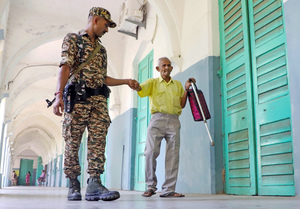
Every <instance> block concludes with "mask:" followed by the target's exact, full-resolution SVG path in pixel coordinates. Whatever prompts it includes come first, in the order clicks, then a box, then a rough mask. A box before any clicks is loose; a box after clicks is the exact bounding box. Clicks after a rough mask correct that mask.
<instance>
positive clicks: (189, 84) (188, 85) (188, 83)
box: [185, 78, 196, 89]
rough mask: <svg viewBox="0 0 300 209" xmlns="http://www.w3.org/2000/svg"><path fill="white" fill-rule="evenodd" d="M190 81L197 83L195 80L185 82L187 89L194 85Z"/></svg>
mask: <svg viewBox="0 0 300 209" xmlns="http://www.w3.org/2000/svg"><path fill="white" fill-rule="evenodd" d="M190 80H192V81H193V83H196V80H195V78H189V79H188V80H187V81H186V82H185V89H189V88H190V86H191V85H192V83H191V82H190Z"/></svg>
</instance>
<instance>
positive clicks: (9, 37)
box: [0, 0, 300, 208]
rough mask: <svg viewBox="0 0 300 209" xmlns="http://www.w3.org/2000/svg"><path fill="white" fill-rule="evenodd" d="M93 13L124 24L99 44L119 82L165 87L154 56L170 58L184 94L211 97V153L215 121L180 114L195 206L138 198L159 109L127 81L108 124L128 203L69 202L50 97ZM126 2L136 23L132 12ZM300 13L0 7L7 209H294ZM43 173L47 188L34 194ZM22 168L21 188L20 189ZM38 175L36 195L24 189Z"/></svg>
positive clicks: (266, 4)
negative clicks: (73, 39)
mask: <svg viewBox="0 0 300 209" xmlns="http://www.w3.org/2000/svg"><path fill="white" fill-rule="evenodd" d="M94 6H95V7H104V8H106V9H108V10H109V11H110V13H111V17H112V20H114V21H115V22H116V23H117V27H116V28H109V31H108V33H106V34H105V35H103V37H102V38H101V44H102V45H103V46H104V47H105V49H106V51H107V75H108V76H111V77H113V78H118V79H128V78H131V79H135V80H137V81H140V80H143V79H144V80H145V79H148V78H158V77H159V76H160V72H158V71H157V70H156V65H157V60H158V59H159V58H160V57H168V58H169V59H170V61H171V65H172V66H173V71H172V73H171V77H172V79H175V80H178V81H179V82H180V83H181V84H182V85H183V86H184V84H185V82H186V80H187V79H188V78H190V77H193V78H195V79H196V81H197V82H196V84H197V87H198V88H199V89H201V91H202V92H203V94H204V96H205V99H206V103H207V106H208V109H209V111H210V114H211V118H210V119H209V120H208V121H207V125H208V128H209V130H210V132H211V135H212V138H213V140H214V142H215V146H214V147H212V146H211V143H210V141H209V137H208V134H207V132H206V127H205V126H204V123H203V122H195V121H194V119H193V116H192V114H191V108H190V106H189V102H187V105H186V107H185V108H184V109H182V113H181V115H180V117H179V121H180V123H181V131H180V138H181V139H180V140H181V141H180V160H179V171H178V179H177V185H176V192H178V193H183V194H185V195H186V198H183V199H180V200H177V199H174V200H170V199H163V198H160V197H159V195H156V196H153V197H151V198H149V199H145V198H143V197H141V192H142V191H145V190H146V183H145V175H144V174H145V173H144V171H145V163H144V162H145V160H144V158H145V157H144V150H145V144H146V143H145V140H144V138H145V136H146V132H147V127H148V124H149V121H150V118H151V113H150V109H149V105H150V102H149V101H148V100H143V101H141V100H140V97H139V96H138V94H137V92H136V91H133V90H131V89H130V88H129V87H128V86H127V85H121V86H112V87H111V94H110V97H109V100H108V102H107V106H108V111H109V116H110V119H111V124H110V127H109V129H108V134H107V136H106V148H105V157H106V161H105V165H104V169H105V172H104V173H103V174H102V175H101V180H102V182H103V184H104V185H105V186H106V187H107V188H109V189H116V190H118V191H120V193H121V199H120V200H117V201H115V202H103V201H100V202H87V201H84V200H83V201H81V202H75V203H70V202H67V192H68V187H69V179H68V178H66V176H65V174H64V160H65V156H64V152H65V144H66V143H65V141H64V138H63V136H62V120H63V117H58V116H56V115H54V114H53V109H52V107H50V108H47V103H46V101H45V100H46V99H48V100H52V99H53V98H54V93H55V92H56V83H57V80H58V75H59V67H58V66H59V63H60V61H61V50H62V49H61V48H62V41H63V38H64V37H65V36H66V34H67V33H77V32H78V31H80V30H81V29H84V28H85V26H86V24H87V18H88V12H89V10H90V8H92V7H94ZM124 7H126V8H128V11H127V12H128V13H127V14H129V16H126V15H125V16H124V14H125V11H124V10H122V8H124ZM141 8H142V10H141ZM299 8H300V1H299V0H89V1H80V0H63V1H61V0H47V1H46V0H43V1H41V0H1V1H0V208H5V207H7V208H10V207H11V208H14V207H17V201H19V202H18V204H19V205H21V206H23V205H30V204H31V203H30V202H32V203H34V204H32V205H34V206H32V205H30V206H32V207H33V208H73V207H74V208H98V207H102V206H103V207H106V206H107V207H112V208H205V207H207V208H222V207H223V206H224V208H247V207H248V208H251V206H252V207H256V206H257V207H262V208H269V206H274V207H273V208H276V207H277V208H280V207H279V206H285V205H288V204H290V205H289V206H290V207H286V208H293V207H296V203H299V199H298V196H299V194H300V160H299V159H300V154H299V152H298V150H299V149H300V140H298V138H300V129H299V128H298V127H299V126H300V120H299V118H300V117H299V116H300V109H299V108H298V106H299V105H298V104H299V103H300V97H299V80H300V73H299V72H300V71H299V70H298V63H299V62H298V60H299V57H300V54H299V52H300V42H299V41H298V35H299V34H300V24H299V21H298V20H299V19H300V13H299V12H298V9H299ZM134 14H135V15H136V14H142V16H140V18H142V19H138V18H139V17H138V16H134ZM130 15H131V16H130ZM131 17H132V18H133V17H134V18H137V19H135V20H134V21H133V20H130V18H131ZM128 18H129V19H128ZM144 63H147V64H144ZM145 72H146V73H145ZM143 73H145V74H143ZM145 75H146V76H145ZM174 93H175V94H176V93H178V92H174ZM143 102H144V103H143ZM142 111H144V113H142ZM144 115H146V116H144ZM143 137H144V138H143ZM88 138H89V133H88V131H87V130H86V131H85V132H84V134H83V136H82V139H81V144H80V148H79V152H78V154H79V164H80V167H81V170H80V171H81V175H80V176H78V180H79V182H80V187H81V188H82V190H83V192H82V196H84V194H85V189H86V187H87V179H88V178H89V175H88V174H87V169H88V162H87V153H88ZM103 147H104V146H103ZM165 150H166V142H165V140H163V141H162V145H161V153H160V155H159V157H158V158H157V171H156V174H157V179H158V185H157V187H158V192H161V190H162V184H163V181H164V178H165ZM43 170H44V171H45V181H44V182H43V183H42V184H43V186H37V184H38V183H37V179H38V178H39V177H40V176H41V174H42V171H43ZM12 171H15V173H16V174H17V176H18V180H17V186H13V185H12V183H13V182H12V178H11V176H12ZM28 171H29V172H30V173H31V176H30V187H25V186H24V185H25V184H26V183H25V175H26V174H27V173H28ZM219 194H222V195H219ZM226 194H227V195H228V196H226ZM230 195H241V196H230ZM244 195H248V196H249V197H244ZM252 195H253V196H256V195H258V196H265V195H266V196H272V197H269V198H267V197H266V198H265V197H251V196H252ZM274 196H289V197H288V198H286V199H283V198H278V199H276V198H274ZM290 196H295V197H294V199H293V198H290ZM256 201H257V202H258V203H259V204H258V205H255V202H256ZM22 203H24V204H22ZM39 205H43V207H39ZM239 205H243V207H240V206H239ZM2 206H3V207H2ZM4 206H5V207H4ZM27 208H30V207H27ZM270 208H271V207H270Z"/></svg>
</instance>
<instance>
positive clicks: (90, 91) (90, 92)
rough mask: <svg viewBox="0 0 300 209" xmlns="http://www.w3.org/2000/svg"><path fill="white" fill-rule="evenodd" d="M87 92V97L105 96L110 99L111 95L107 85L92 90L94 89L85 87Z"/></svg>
mask: <svg viewBox="0 0 300 209" xmlns="http://www.w3.org/2000/svg"><path fill="white" fill-rule="evenodd" d="M85 90H86V94H87V97H91V96H97V95H103V96H105V97H106V98H108V97H109V93H110V89H109V88H108V87H107V85H105V84H103V86H102V87H100V88H97V89H92V88H89V87H85Z"/></svg>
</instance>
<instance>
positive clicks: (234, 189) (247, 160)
mask: <svg viewBox="0 0 300 209" xmlns="http://www.w3.org/2000/svg"><path fill="white" fill-rule="evenodd" d="M219 7H220V33H221V34H220V37H221V62H222V67H223V69H222V71H223V72H222V74H223V75H222V92H223V95H222V97H223V100H222V101H223V126H224V128H223V130H224V157H225V170H226V174H225V181H226V193H227V194H239V195H252V194H256V170H255V151H254V130H253V127H254V124H253V104H252V103H253V101H252V90H251V89H252V86H251V85H252V82H251V62H250V55H249V53H250V49H249V35H248V34H249V32H248V29H249V27H248V17H247V7H248V6H247V1H246V0H226V1H223V0H219Z"/></svg>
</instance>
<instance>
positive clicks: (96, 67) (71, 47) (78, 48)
mask: <svg viewBox="0 0 300 209" xmlns="http://www.w3.org/2000/svg"><path fill="white" fill-rule="evenodd" d="M97 42H98V43H99V39H96V40H95V42H94V43H93V42H92V41H91V39H90V37H89V35H88V34H87V33H86V32H85V31H84V30H81V31H79V32H78V34H75V33H69V34H67V35H66V37H65V38H64V40H63V43H62V52H61V61H60V66H62V65H68V66H69V67H70V70H71V71H70V75H72V74H73V72H74V70H76V69H77V68H78V66H79V65H80V64H81V63H83V62H85V61H86V60H87V58H88V57H89V56H90V54H91V53H92V52H93V51H94V49H95V48H96V47H97ZM99 44H100V43H99ZM100 45H101V44H100ZM81 72H82V73H81ZM81 72H79V73H78V74H76V76H75V80H79V78H80V76H82V78H83V80H85V82H86V86H87V87H90V88H93V89H96V88H99V87H101V86H102V85H103V84H104V80H105V78H106V76H107V54H106V49H105V48H104V46H102V45H101V48H100V50H99V52H98V53H97V54H96V55H95V57H94V58H93V59H92V60H91V61H90V62H89V63H88V64H87V65H85V66H84V67H83V69H82V70H81Z"/></svg>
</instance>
